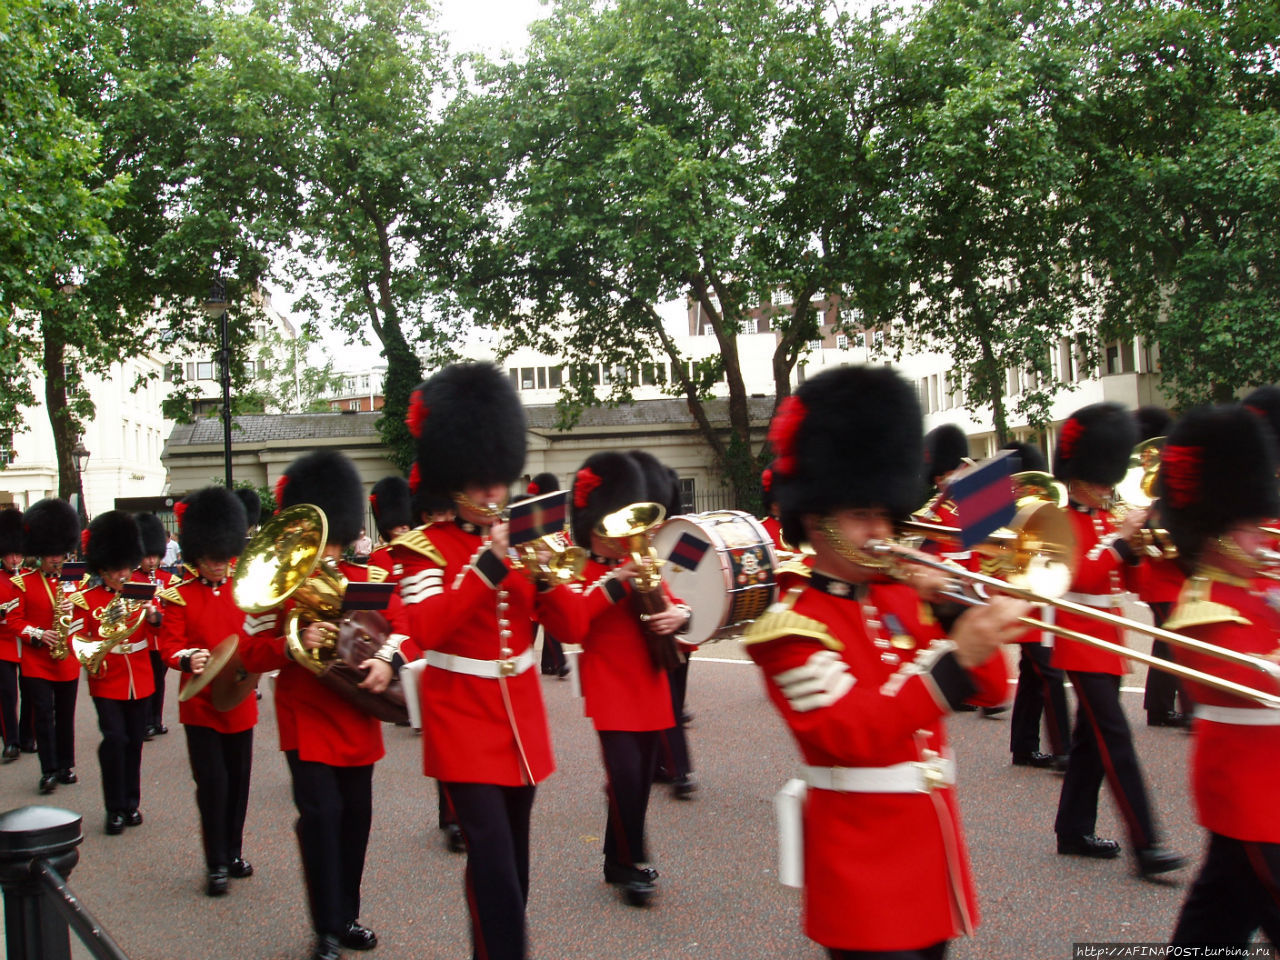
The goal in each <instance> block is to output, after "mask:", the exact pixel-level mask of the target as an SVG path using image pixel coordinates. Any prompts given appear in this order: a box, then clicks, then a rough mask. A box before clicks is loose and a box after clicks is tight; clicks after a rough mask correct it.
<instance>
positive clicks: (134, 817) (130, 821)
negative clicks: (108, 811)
mask: <svg viewBox="0 0 1280 960" xmlns="http://www.w3.org/2000/svg"><path fill="white" fill-rule="evenodd" d="M124 825H125V826H126V827H140V826H142V811H141V810H139V809H137V808H136V807H135V808H134V809H133V810H129V811H128V812H126V813H125V815H124Z"/></svg>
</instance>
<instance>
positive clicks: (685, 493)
mask: <svg viewBox="0 0 1280 960" xmlns="http://www.w3.org/2000/svg"><path fill="white" fill-rule="evenodd" d="M696 495H697V490H696V489H695V487H694V482H693V477H681V478H680V510H681V511H682V512H684V513H695V512H697V504H696Z"/></svg>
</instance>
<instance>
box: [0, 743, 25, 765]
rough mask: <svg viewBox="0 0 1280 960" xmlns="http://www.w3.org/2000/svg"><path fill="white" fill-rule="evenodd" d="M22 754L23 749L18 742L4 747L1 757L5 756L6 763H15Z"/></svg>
mask: <svg viewBox="0 0 1280 960" xmlns="http://www.w3.org/2000/svg"><path fill="white" fill-rule="evenodd" d="M20 756H22V750H21V748H19V746H18V745H17V744H16V743H11V744H9V745H8V746H7V747H5V748H4V753H3V754H0V757H3V758H4V762H5V763H13V761H15V760H17V759H18V757H20Z"/></svg>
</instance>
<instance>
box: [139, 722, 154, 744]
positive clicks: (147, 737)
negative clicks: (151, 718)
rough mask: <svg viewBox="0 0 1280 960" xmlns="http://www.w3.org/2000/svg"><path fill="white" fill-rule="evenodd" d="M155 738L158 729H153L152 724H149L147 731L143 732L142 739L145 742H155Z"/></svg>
mask: <svg viewBox="0 0 1280 960" xmlns="http://www.w3.org/2000/svg"><path fill="white" fill-rule="evenodd" d="M155 738H156V728H155V727H153V726H152V725H151V724H147V727H146V729H145V730H143V731H142V739H143V740H144V741H145V740H154V739H155Z"/></svg>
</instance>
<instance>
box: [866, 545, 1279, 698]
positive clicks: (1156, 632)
mask: <svg viewBox="0 0 1280 960" xmlns="http://www.w3.org/2000/svg"><path fill="white" fill-rule="evenodd" d="M862 549H863V550H864V551H865V552H866V553H868V554H870V555H872V556H874V557H877V558H884V559H883V561H882V563H881V569H882V570H884V571H885V572H886V573H889V574H891V575H892V574H895V573H896V572H897V570H898V568H899V566H900V564H902V563H904V562H905V563H915V564H919V565H921V566H925V567H931V568H933V569H936V570H941V571H943V572H944V573H947V574H949V575H950V576H953V577H960V578H962V579H965V580H970V581H972V582H973V583H975V584H980V585H982V586H985V587H987V588H989V589H991V590H996V591H999V592H1001V593H1005V594H1008V595H1009V596H1012V597H1017V598H1019V599H1021V600H1029V601H1031V602H1032V603H1043V604H1047V605H1048V606H1051V607H1056V608H1058V609H1059V610H1067V611H1069V612H1071V613H1074V614H1078V615H1079V616H1082V617H1087V618H1089V619H1092V620H1099V621H1101V622H1103V623H1108V624H1110V625H1112V626H1115V627H1119V628H1121V629H1122V630H1133V631H1136V632H1138V633H1142V634H1145V635H1147V636H1149V637H1154V638H1156V639H1158V640H1164V641H1165V642H1166V643H1171V644H1173V645H1175V646H1179V647H1183V648H1185V649H1187V650H1194V651H1196V652H1198V653H1203V654H1206V655H1208V656H1212V657H1217V658H1218V659H1220V660H1226V661H1228V662H1230V663H1235V664H1238V665H1241V666H1246V667H1249V668H1251V669H1254V670H1258V671H1260V672H1262V673H1265V674H1266V675H1267V676H1269V677H1270V678H1271V679H1272V680H1273V681H1276V682H1277V683H1280V665H1277V664H1275V663H1272V662H1271V661H1270V660H1266V659H1264V658H1262V657H1255V656H1250V655H1249V654H1245V653H1237V652H1236V651H1235V650H1231V649H1228V648H1227V647H1220V646H1217V645H1216V644H1212V643H1205V642H1204V641H1203V640H1196V639H1195V638H1193V637H1188V636H1185V635H1184V634H1181V633H1174V632H1173V631H1172V630H1165V629H1163V628H1162V627H1155V626H1148V625H1147V624H1145V623H1141V622H1139V621H1137V620H1130V619H1128V618H1127V617H1121V616H1118V615H1117V614H1114V613H1108V612H1107V611H1105V610H1097V609H1095V608H1093V607H1087V606H1085V605H1084V604H1080V603H1075V602H1074V601H1071V600H1065V599H1063V598H1062V597H1054V596H1051V595H1048V594H1044V593H1037V592H1036V591H1034V590H1031V589H1029V588H1027V587H1021V586H1017V585H1016V584H1014V583H1010V582H1008V581H1004V580H998V579H996V578H995V577H988V576H986V575H984V574H981V573H974V572H972V571H969V570H964V569H961V568H957V567H954V566H952V565H950V564H946V563H941V562H939V561H936V560H932V559H930V558H928V557H925V556H921V555H918V554H915V553H906V552H904V550H903V548H902V546H901V545H900V544H898V543H895V542H893V541H887V540H880V541H871V542H869V543H868V544H866V545H865V546H864V547H863V548H862ZM942 596H944V597H946V598H947V599H948V600H954V601H956V602H958V603H962V604H965V605H966V606H984V605H985V604H986V601H985V600H982V599H981V598H979V597H975V596H973V595H971V594H968V593H965V592H963V591H962V590H947V591H943V593H942ZM1018 621H1019V622H1020V623H1025V624H1026V625H1027V626H1028V627H1031V628H1032V629H1034V630H1045V631H1048V632H1049V633H1053V634H1056V635H1058V636H1061V637H1065V638H1067V639H1069V640H1078V641H1079V642H1080V643H1084V644H1087V645H1088V646H1091V647H1096V648H1098V649H1100V650H1106V651H1108V652H1109V653H1114V654H1118V655H1119V656H1122V657H1125V658H1127V659H1129V660H1134V661H1136V662H1138V663H1144V664H1146V665H1147V667H1149V668H1151V669H1155V670H1163V671H1164V672H1165V673H1171V674H1173V675H1174V676H1175V677H1180V678H1181V679H1183V680H1192V681H1194V682H1196V683H1201V684H1204V685H1205V686H1206V687H1211V688H1213V689H1215V690H1218V691H1220V692H1222V693H1227V694H1231V695H1232V696H1237V697H1243V698H1245V699H1247V700H1253V701H1254V702H1255V703H1258V704H1260V705H1262V706H1264V707H1271V708H1273V709H1280V695H1276V694H1272V693H1266V692H1265V691H1262V690H1257V689H1255V688H1253V687H1250V686H1246V685H1245V684H1242V683H1236V682H1234V681H1232V680H1226V679H1224V678H1222V677H1217V676H1214V675H1213V674H1211V673H1205V672H1204V671H1202V670H1196V669H1194V668H1192V667H1188V666H1185V665H1183V664H1180V663H1173V662H1171V661H1168V660H1161V659H1160V658H1159V657H1153V656H1151V655H1150V654H1146V653H1142V652H1141V651H1139V650H1130V649H1129V648H1128V647H1126V646H1123V645H1121V644H1118V643H1112V642H1111V641H1110V640H1103V639H1101V638H1100V637H1094V636H1090V635H1089V634H1087V633H1080V632H1079V631H1076V630H1071V629H1069V628H1067V627H1062V626H1059V625H1058V624H1052V623H1046V622H1045V621H1043V620H1038V619H1036V618H1034V617H1019V618H1018Z"/></svg>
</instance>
